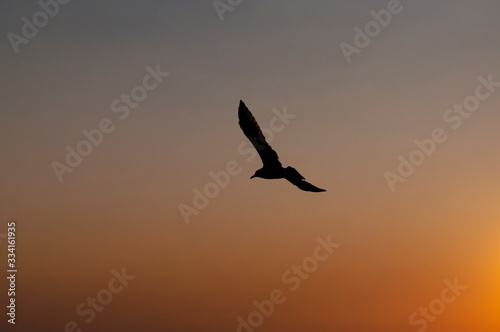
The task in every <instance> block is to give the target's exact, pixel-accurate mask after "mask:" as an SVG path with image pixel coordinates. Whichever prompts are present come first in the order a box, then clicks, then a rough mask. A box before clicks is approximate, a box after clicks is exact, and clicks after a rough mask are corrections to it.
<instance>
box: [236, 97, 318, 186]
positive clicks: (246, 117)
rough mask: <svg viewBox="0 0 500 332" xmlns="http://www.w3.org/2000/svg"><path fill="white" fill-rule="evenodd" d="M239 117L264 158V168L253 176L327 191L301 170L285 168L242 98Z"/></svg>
mask: <svg viewBox="0 0 500 332" xmlns="http://www.w3.org/2000/svg"><path fill="white" fill-rule="evenodd" d="M238 118H239V125H240V127H241V129H242V130H243V133H244V134H245V136H246V137H247V138H248V139H249V140H250V142H251V143H252V144H253V146H254V147H255V149H256V150H257V152H258V153H259V156H260V158H261V159H262V164H263V166H262V168H261V169H258V170H257V171H256V172H255V174H254V175H253V176H252V177H251V179H252V178H254V177H258V178H263V179H283V178H284V179H286V180H288V181H290V182H291V183H292V184H294V185H296V186H297V187H298V188H300V189H302V190H304V191H312V192H321V191H326V190H324V189H321V188H318V187H316V186H313V185H312V184H310V183H309V182H306V181H305V179H304V177H303V176H302V175H300V173H299V172H297V170H296V169H295V168H293V167H290V166H288V167H286V168H284V167H283V166H282V165H281V162H280V161H279V157H278V154H277V153H276V151H274V150H273V149H272V148H271V146H270V145H269V144H268V143H267V142H266V138H265V137H264V135H263V134H262V130H260V127H259V125H258V123H257V121H256V120H255V118H254V117H253V115H252V113H250V110H248V108H247V107H246V106H245V104H244V103H243V101H241V100H240V106H239V108H238Z"/></svg>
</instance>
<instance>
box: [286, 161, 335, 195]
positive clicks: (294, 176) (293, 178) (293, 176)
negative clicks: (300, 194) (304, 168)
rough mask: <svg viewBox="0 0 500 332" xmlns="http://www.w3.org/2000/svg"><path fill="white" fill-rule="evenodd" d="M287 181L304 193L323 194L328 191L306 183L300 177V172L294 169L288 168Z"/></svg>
mask: <svg viewBox="0 0 500 332" xmlns="http://www.w3.org/2000/svg"><path fill="white" fill-rule="evenodd" d="M285 179H287V180H288V181H290V182H291V183H292V184H294V185H296V186H297V187H298V188H299V189H302V190H304V191H312V192H316V193H319V192H322V191H326V190H325V189H321V188H318V187H316V186H314V185H312V184H310V183H309V182H307V181H305V179H304V177H303V176H302V175H300V173H299V172H297V170H296V169H295V168H293V167H290V166H289V167H287V168H286V170H285Z"/></svg>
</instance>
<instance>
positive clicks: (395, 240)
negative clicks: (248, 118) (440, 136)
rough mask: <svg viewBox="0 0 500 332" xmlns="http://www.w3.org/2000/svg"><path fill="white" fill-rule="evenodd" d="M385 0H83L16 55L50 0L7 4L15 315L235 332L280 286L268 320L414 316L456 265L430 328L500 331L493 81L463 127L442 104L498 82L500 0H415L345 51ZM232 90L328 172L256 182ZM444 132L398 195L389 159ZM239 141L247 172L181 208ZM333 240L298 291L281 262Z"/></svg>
mask: <svg viewBox="0 0 500 332" xmlns="http://www.w3.org/2000/svg"><path fill="white" fill-rule="evenodd" d="M222 2H224V3H226V1H222ZM387 4H388V1H379V0H371V1H368V0H365V1H361V0H352V1H351V0H349V1H347V0H345V1H344V0H339V1H319V0H318V1H297V0H289V1H259V2H256V1H248V0H243V1H242V2H241V4H239V5H238V6H236V7H235V8H234V9H233V11H228V12H225V13H224V15H223V18H224V20H223V21H221V20H220V18H219V16H218V14H217V12H216V10H215V9H214V6H213V3H212V2H211V1H192V0H187V1H155V0H146V1H118V0H110V1H104V2H95V3H89V2H87V1H71V2H69V3H68V4H66V5H61V7H60V8H59V13H57V15H55V16H54V17H53V18H50V19H49V21H48V24H47V25H46V26H44V27H41V28H40V29H39V32H38V34H37V35H36V36H35V37H33V38H32V39H30V40H29V42H28V43H27V44H21V45H19V52H18V53H17V54H16V53H15V52H14V50H13V47H12V45H11V43H10V42H9V39H8V38H7V35H8V34H9V33H10V32H13V33H16V34H18V35H20V34H21V28H22V25H23V22H22V21H21V19H22V18H23V17H27V18H28V19H29V20H32V17H33V14H35V13H36V12H37V11H39V10H40V7H39V5H38V4H37V2H36V1H14V0H6V1H2V3H1V4H0V17H1V19H0V27H1V31H2V34H3V36H4V37H3V38H2V42H1V43H0V54H1V58H2V65H1V66H0V77H1V80H0V85H1V86H0V91H1V96H2V110H1V112H0V141H1V144H0V155H2V162H1V163H0V174H1V180H0V183H1V190H0V215H1V221H0V227H2V229H0V233H5V232H6V228H7V222H8V221H10V220H17V222H18V226H17V228H18V231H17V237H18V249H17V255H18V269H19V273H18V280H17V283H18V284H17V286H18V294H17V297H16V301H17V303H18V307H17V310H18V315H17V324H16V330H18V331H34V330H39V331H64V330H65V326H66V324H67V322H69V321H74V322H76V323H77V324H78V325H79V326H80V328H81V329H82V331H112V330H116V331H177V332H188V331H189V332H191V331H236V330H237V326H238V322H237V318H238V317H240V316H241V317H243V318H244V319H247V317H248V315H249V314H250V313H251V312H252V311H254V310H256V307H255V306H254V304H253V301H255V300H257V301H263V300H266V299H269V298H270V294H271V292H272V291H273V290H274V289H281V290H283V292H284V295H285V296H286V301H285V302H284V303H283V304H281V305H278V306H276V308H275V310H274V313H273V314H272V315H270V317H266V318H265V319H264V322H263V324H262V325H261V326H259V327H258V328H255V331H290V332H299V331H316V332H322V331H341V332H360V331H386V332H387V331H394V332H402V331H406V332H411V331H418V330H419V327H422V325H419V326H411V325H410V322H409V319H410V317H411V315H412V314H413V313H414V312H418V311H419V308H421V307H422V308H425V307H427V306H429V304H430V303H434V304H435V303H437V302H436V301H435V300H436V299H439V298H440V297H441V293H442V291H443V289H444V288H445V287H446V284H445V281H446V280H448V281H450V282H453V281H454V280H455V278H457V280H458V282H459V283H460V284H461V285H465V286H467V289H466V290H464V291H463V292H462V293H461V294H460V295H459V296H458V297H457V298H456V300H455V301H453V302H452V303H449V304H446V305H445V309H444V311H443V312H442V313H441V314H439V315H437V317H436V318H435V320H434V321H432V322H430V323H428V326H427V329H426V331H440V332H452V331H453V332H466V331H467V332H468V331H482V332H498V331H499V330H500V318H499V317H500V315H499V314H498V313H499V311H500V302H499V301H500V300H499V298H500V267H499V262H500V242H499V241H498V238H499V236H500V225H499V223H498V221H499V219H500V208H499V204H498V199H499V198H500V178H499V176H498V172H499V169H500V152H499V149H498V137H499V134H498V133H499V130H498V128H499V126H500V118H499V116H498V109H499V108H498V105H500V88H498V91H495V92H493V93H492V94H491V96H490V97H489V98H487V99H486V100H484V101H481V103H480V105H479V107H478V109H477V110H476V111H475V112H473V113H471V116H470V117H469V118H467V119H464V120H463V122H462V125H461V127H460V128H459V129H456V130H454V129H452V127H451V124H450V123H447V122H446V121H445V120H444V119H443V114H444V113H445V112H446V111H447V109H449V108H451V107H452V106H453V105H454V104H460V103H462V102H463V101H464V99H465V98H466V97H467V96H470V95H473V94H474V92H475V89H476V87H477V86H478V84H479V81H478V77H479V76H483V77H488V75H492V77H493V79H494V80H496V81H499V82H500V58H499V56H498V55H499V53H500V44H499V43H498V42H497V41H498V35H499V33H500V24H499V21H498V12H499V10H500V3H499V2H498V1H495V0H479V1H462V0H459V1H456V0H445V1H423V0H420V1H417V0H415V1H409V0H402V1H401V6H402V7H401V8H402V11H401V13H399V14H397V15H394V16H393V17H392V21H391V22H390V23H389V24H388V26H387V27H385V28H383V29H382V31H381V32H380V34H378V35H377V36H375V37H374V38H373V39H372V40H371V42H370V44H369V45H368V46H367V47H366V48H364V49H362V50H361V52H360V53H359V54H353V56H352V61H351V62H350V63H348V62H347V61H346V59H345V57H344V55H343V53H342V50H341V48H340V46H339V45H340V44H341V43H342V42H345V43H350V44H353V42H354V37H355V30H354V28H355V27H360V28H362V29H364V27H365V25H366V24H367V23H368V22H369V21H371V20H373V17H372V15H371V14H370V11H372V10H376V11H380V10H383V9H386V8H387ZM157 65H159V66H160V68H161V70H162V71H165V72H169V73H170V75H169V76H168V77H166V78H165V79H164V81H163V82H162V83H161V84H160V85H159V86H158V87H157V88H156V89H154V90H152V91H149V92H148V95H147V98H146V99H145V100H144V101H143V102H141V103H139V105H138V106H137V107H136V108H135V109H131V110H130V113H129V115H128V117H126V118H125V119H124V120H120V118H119V115H120V114H121V113H114V112H113V111H112V107H111V104H112V103H113V101H114V100H116V99H117V98H120V96H121V95H122V94H129V93H130V92H131V90H132V89H133V88H134V87H136V86H138V85H141V84H142V82H143V78H144V76H145V75H146V74H147V71H146V69H145V68H146V67H148V66H150V67H152V68H154V67H156V66H157ZM484 91H486V90H484ZM240 99H242V100H243V101H245V103H246V104H247V106H248V107H249V109H250V111H252V113H253V114H254V116H255V117H256V119H257V121H258V122H259V123H260V125H261V127H263V128H264V127H268V126H269V123H270V121H271V119H272V118H273V117H274V116H275V113H273V110H278V111H280V112H282V111H283V110H284V109H286V110H287V112H288V113H290V114H293V115H295V116H296V117H295V118H294V119H293V120H291V121H290V123H289V124H287V125H286V126H285V127H284V129H283V130H282V131H281V132H279V133H275V137H274V138H273V140H272V146H273V148H274V149H275V150H276V151H277V152H278V154H279V155H280V159H281V161H282V163H283V164H284V165H285V166H287V165H292V166H294V167H296V168H297V169H298V170H299V172H301V173H302V174H303V175H304V176H305V177H306V178H307V180H309V181H310V182H311V183H313V184H315V185H317V186H319V187H321V188H325V189H327V192H325V193H320V194H315V193H307V192H302V191H300V190H298V189H297V188H295V187H293V186H292V185H291V184H289V183H287V182H286V181H284V180H275V181H267V180H262V179H252V180H251V181H250V180H249V178H250V176H251V175H252V174H253V173H254V171H255V170H256V169H258V168H259V167H260V166H261V164H260V161H259V160H258V159H253V160H251V161H248V160H247V158H248V156H249V155H248V154H241V153H239V152H238V146H239V144H241V143H242V142H246V138H245V137H244V135H243V133H242V132H241V130H240V128H239V127H238V124H237V106H238V102H239V100H240ZM121 105H122V106H123V104H121ZM104 118H109V119H110V121H112V123H113V125H114V126H115V127H114V128H115V129H114V131H113V132H112V133H109V134H105V135H104V137H103V140H102V143H101V144H100V145H98V146H96V147H94V148H93V151H92V153H91V154H90V155H89V156H87V157H84V158H83V160H82V162H81V164H80V165H79V166H77V167H76V168H75V169H74V170H73V172H72V173H66V174H64V175H63V181H62V182H60V181H59V180H58V178H57V176H56V174H55V172H54V170H53V167H52V163H53V162H59V163H65V158H66V153H67V151H66V147H67V146H70V147H72V148H76V146H77V144H78V143H79V142H80V141H81V140H83V139H85V137H84V136H83V134H82V130H92V129H94V128H97V127H98V126H99V122H100V121H101V120H102V119H104ZM435 128H442V129H443V130H444V132H445V133H446V135H447V137H448V139H447V140H446V142H444V143H442V144H438V145H437V147H436V150H435V152H434V153H433V154H432V155H430V156H429V157H428V158H426V159H425V162H424V163H423V164H422V165H421V166H418V167H417V168H416V170H415V171H414V173H413V174H412V175H411V176H409V177H408V179H407V180H406V181H405V182H404V183H398V184H396V185H395V191H394V192H392V191H391V190H390V188H389V186H388V184H387V182H386V180H385V178H384V173H385V172H387V171H389V172H393V173H397V168H398V165H399V162H400V161H399V160H398V157H399V156H400V155H402V156H403V157H405V158H408V156H409V154H410V153H411V152H412V151H414V150H415V149H416V148H417V147H416V145H415V143H414V140H415V139H419V140H424V139H428V138H429V137H431V133H432V131H433V130H434V129H435ZM268 138H269V137H268ZM232 160H234V161H236V162H237V163H238V165H239V170H240V173H239V174H237V175H234V176H231V178H230V182H229V184H228V185H227V186H226V187H225V188H222V189H220V192H219V193H218V195H216V197H214V198H213V199H210V200H209V204H208V206H207V207H206V208H204V209H202V210H201V211H199V214H198V215H193V216H191V217H190V223H189V224H186V222H185V220H184V218H183V216H182V215H181V213H180V210H179V205H180V204H186V205H189V206H193V203H192V200H193V196H194V192H193V190H194V189H199V190H202V191H203V189H204V187H205V185H206V184H207V183H209V182H212V181H213V180H212V178H211V177H210V175H209V174H210V172H220V171H222V170H224V169H225V168H226V165H227V163H228V162H230V161H232ZM328 236H330V238H331V240H332V241H333V242H337V243H339V244H340V245H341V246H340V247H339V248H337V249H335V251H334V252H333V253H332V254H331V255H330V256H329V258H328V259H327V260H325V261H323V262H319V263H318V268H317V269H316V270H315V271H314V272H312V273H311V274H310V276H309V278H308V279H306V280H304V281H303V282H302V283H301V284H300V287H299V288H298V289H297V290H295V291H290V290H289V287H288V285H287V284H285V283H284V282H283V281H282V276H283V274H284V273H286V271H288V270H289V269H291V268H292V266H294V265H300V264H301V263H302V261H303V260H304V259H305V258H307V257H309V256H311V255H313V252H314V250H315V248H316V247H317V245H318V243H317V240H316V239H317V238H318V237H321V238H324V239H326V238H327V237H328ZM0 241H2V242H1V243H0V253H1V257H2V258H1V262H0V268H1V271H0V276H2V278H1V280H2V282H0V287H1V289H0V300H1V301H2V303H3V304H2V307H3V308H5V307H4V305H6V303H7V302H6V301H7V296H6V289H7V283H6V282H5V269H4V266H5V262H6V254H7V251H6V246H5V239H3V238H1V237H0ZM122 268H125V270H126V271H127V273H128V274H130V275H133V276H135V277H136V278H135V279H134V280H132V281H130V284H129V285H128V286H126V287H125V288H124V289H123V291H122V292H120V293H119V294H115V295H114V297H113V299H112V302H111V303H109V304H108V305H107V306H105V307H104V310H102V312H98V313H97V314H96V316H95V319H94V320H93V321H92V322H90V323H88V324H87V323H85V322H84V318H85V317H83V316H81V315H78V314H77V312H76V308H77V306H78V305H79V304H80V303H82V302H85V301H86V299H87V297H95V296H96V294H97V293H98V292H99V291H100V290H102V289H104V288H107V285H108V282H109V281H110V280H111V279H112V278H113V275H112V270H117V271H121V269H122ZM433 301H434V302H433ZM3 310H5V309H3ZM5 316H6V315H5V314H4V313H3V312H2V313H0V317H3V318H2V319H1V321H0V326H2V331H3V330H4V329H5V330H14V329H13V328H12V326H10V324H7V323H6V321H5ZM419 317H420V316H419ZM420 318H421V317H420Z"/></svg>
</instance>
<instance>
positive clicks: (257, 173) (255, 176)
mask: <svg viewBox="0 0 500 332" xmlns="http://www.w3.org/2000/svg"><path fill="white" fill-rule="evenodd" d="M260 171H261V170H260V169H258V170H257V171H256V172H255V174H254V175H252V176H251V177H250V179H253V178H261V177H262V176H261V175H260Z"/></svg>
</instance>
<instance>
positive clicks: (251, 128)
mask: <svg viewBox="0 0 500 332" xmlns="http://www.w3.org/2000/svg"><path fill="white" fill-rule="evenodd" d="M238 119H239V122H238V123H239V124H240V128H241V130H243V133H244V134H245V136H246V137H247V138H248V139H249V140H250V142H251V143H252V145H253V146H254V147H255V149H256V150H257V152H258V153H259V156H260V159H262V164H263V165H264V167H281V163H280V161H279V158H278V154H277V153H276V151H274V150H273V148H271V146H270V145H269V144H267V142H266V138H265V137H264V134H262V130H260V127H259V125H258V123H257V121H256V120H255V118H254V117H253V115H252V113H250V111H249V110H248V108H247V107H246V106H245V103H243V101H241V100H240V106H239V107H238Z"/></svg>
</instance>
